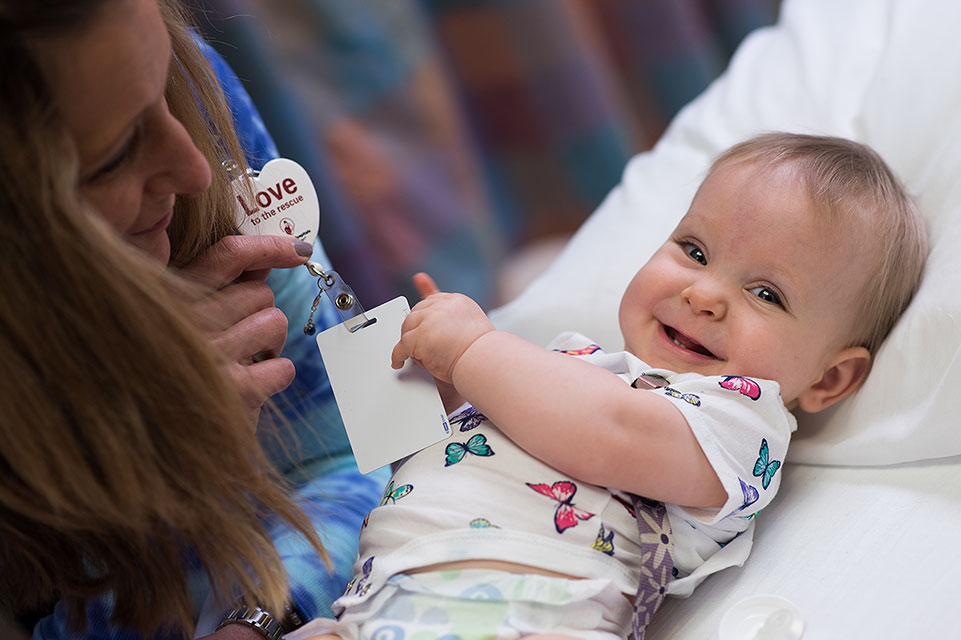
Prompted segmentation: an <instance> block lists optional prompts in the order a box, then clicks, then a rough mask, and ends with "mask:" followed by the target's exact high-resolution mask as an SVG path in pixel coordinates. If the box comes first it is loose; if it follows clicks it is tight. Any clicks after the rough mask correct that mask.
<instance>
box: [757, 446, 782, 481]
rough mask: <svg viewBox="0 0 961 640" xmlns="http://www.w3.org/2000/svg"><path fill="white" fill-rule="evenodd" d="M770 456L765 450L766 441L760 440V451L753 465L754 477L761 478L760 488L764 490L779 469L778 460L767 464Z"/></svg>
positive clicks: (766, 449)
mask: <svg viewBox="0 0 961 640" xmlns="http://www.w3.org/2000/svg"><path fill="white" fill-rule="evenodd" d="M770 455H771V454H770V452H769V451H768V448H767V439H766V438H761V450H760V451H759V452H758V459H757V462H755V463H754V475H755V476H757V477H759V478H761V486H763V487H764V488H765V489H767V487H768V485H769V484H771V479H772V478H774V474H775V473H777V470H778V469H779V468H780V467H781V463H780V462H779V461H778V460H771V461H770V462H768V459H769V457H770Z"/></svg>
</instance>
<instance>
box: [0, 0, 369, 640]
mask: <svg viewBox="0 0 961 640" xmlns="http://www.w3.org/2000/svg"><path fill="white" fill-rule="evenodd" d="M0 51H2V54H3V59H4V65H5V68H4V73H3V74H0V95H2V101H3V106H4V117H3V119H2V121H0V157H2V162H3V167H4V169H5V170H4V172H3V173H2V175H0V212H2V217H0V234H2V235H0V237H2V238H3V242H4V249H3V258H2V259H0V279H2V287H0V304H2V308H3V310H4V311H3V318H2V319H0V326H2V331H0V357H2V358H3V362H4V374H3V378H2V380H3V384H2V385H0V386H2V387H3V391H2V392H0V406H2V408H3V409H4V418H3V421H2V425H0V436H2V441H3V445H2V450H0V464H2V466H3V472H2V475H0V567H2V568H3V571H0V575H2V577H0V604H2V605H3V606H5V607H8V608H9V609H11V611H12V612H14V613H21V612H24V611H29V610H40V611H45V610H46V608H47V606H48V605H49V603H50V602H52V601H54V600H59V602H58V603H57V605H56V609H55V613H54V615H52V616H50V617H47V618H45V619H44V620H42V621H41V622H40V624H39V625H38V626H37V628H36V629H35V631H34V636H35V637H42V638H55V637H79V636H84V637H108V636H109V637H120V636H128V637H139V636H150V637H155V636H156V637H160V636H171V637H180V636H185V635H190V634H191V633H193V632H194V627H195V624H196V621H197V616H198V613H199V610H200V607H201V605H202V603H203V602H204V601H205V599H206V601H207V605H206V607H207V613H208V614H211V612H213V614H212V615H213V617H212V620H213V624H212V625H210V624H208V628H207V629H206V632H209V631H212V630H213V627H214V626H216V623H217V621H218V619H217V618H218V617H219V616H222V615H223V613H225V612H226V610H227V609H229V608H230V605H231V604H232V603H233V602H234V599H235V598H236V597H238V596H242V597H243V598H245V600H246V602H248V603H251V604H256V605H259V606H261V607H262V608H263V609H264V610H266V611H268V612H271V613H272V614H273V615H274V616H275V617H277V618H280V617H281V614H280V613H279V612H283V611H284V606H285V604H286V603H287V602H290V603H292V604H294V605H295V606H296V608H299V609H300V610H301V613H302V614H304V615H305V616H306V617H312V616H313V615H316V614H318V613H324V612H325V608H326V607H327V606H329V602H330V601H331V599H332V598H333V597H335V596H336V595H339V591H340V589H341V588H342V586H343V584H344V582H346V578H345V577H344V576H347V575H349V571H350V564H351V563H352V561H353V554H354V553H355V545H356V531H357V529H359V527H360V522H361V520H362V518H363V516H364V514H365V513H366V511H367V510H368V509H370V508H371V507H372V506H373V505H374V504H375V503H376V501H377V499H378V498H379V492H380V483H379V480H380V479H379V478H369V477H365V476H361V475H360V474H359V473H357V471H356V468H355V467H353V466H352V464H351V463H349V462H348V460H349V451H348V450H347V449H346V439H345V437H344V435H343V433H342V428H341V427H340V425H339V423H338V422H337V421H336V420H335V418H336V416H337V412H336V409H335V407H334V406H333V404H332V398H331V395H330V391H329V385H328V384H327V382H326V378H325V377H324V375H323V370H322V366H321V365H320V364H319V356H318V354H317V352H316V347H313V348H311V346H310V345H309V343H308V341H306V340H303V339H301V340H297V341H289V343H288V345H287V351H286V352H285V353H290V354H291V357H292V358H293V359H294V360H295V361H296V362H297V365H298V370H299V375H300V376H301V378H304V380H303V382H301V383H300V384H299V385H294V387H296V388H294V387H292V390H291V391H289V392H288V399H287V400H285V401H282V402H281V403H279V404H280V405H281V406H289V407H290V412H291V414H292V415H297V416H304V417H306V418H307V419H308V423H306V424H305V425H304V427H305V429H306V430H307V431H308V432H309V433H311V434H313V435H315V436H316V437H315V438H313V439H306V438H304V439H302V441H301V443H300V444H299V446H291V445H292V443H291V442H290V441H288V440H283V441H280V440H275V441H274V442H275V444H276V443H279V444H277V446H276V447H275V448H276V451H277V452H279V454H281V455H275V456H274V458H275V461H280V462H284V461H285V458H286V460H287V461H288V462H289V461H290V460H291V459H292V460H293V463H292V464H290V465H289V466H290V467H291V469H292V473H293V472H296V473H297V474H298V475H297V476H296V477H297V478H298V479H300V480H301V481H303V480H304V478H306V481H305V482H303V483H302V484H301V485H300V486H299V487H297V491H296V493H295V495H294V496H293V497H290V496H288V495H287V493H286V492H285V483H284V482H283V480H282V479H281V478H280V477H279V475H278V474H277V472H275V471H273V470H272V469H273V466H272V465H271V463H270V461H269V459H268V456H267V455H266V454H265V452H264V450H263V449H262V447H261V446H259V445H258V444H257V442H256V440H255V439H253V438H251V435H252V432H253V430H254V429H255V428H256V417H257V415H258V414H259V410H260V406H261V404H262V403H263V402H264V400H265V399H266V398H267V397H269V396H270V395H272V394H273V393H276V392H277V391H280V390H282V389H284V388H285V387H287V386H288V385H289V384H290V382H291V379H292V378H293V372H294V367H293V363H292V362H291V361H290V360H289V359H287V358H283V357H278V355H279V354H280V352H281V349H282V348H283V347H284V343H285V340H286V339H287V323H286V319H285V318H284V316H283V314H282V313H280V312H279V311H278V309H277V308H276V307H275V306H274V297H273V294H272V293H271V290H270V288H269V287H268V286H267V285H266V284H265V282H264V281H265V278H266V275H267V272H268V270H269V269H270V268H272V267H298V266H299V265H301V264H303V262H304V261H305V258H306V255H309V254H310V251H311V247H309V246H306V247H304V246H297V245H296V244H294V245H292V244H291V243H290V242H287V241H284V240H282V239H278V238H243V237H238V236H234V235H232V233H233V228H234V227H233V222H232V221H233V207H232V196H231V192H230V188H229V184H228V178H227V176H226V175H225V173H224V172H223V171H222V170H220V169H219V167H220V162H221V160H223V159H225V158H231V159H238V158H243V157H244V153H243V150H244V149H245V148H246V150H247V151H248V157H249V154H251V153H252V154H256V155H259V156H260V157H259V159H260V160H265V159H267V158H268V157H269V156H270V155H271V154H273V153H274V151H273V149H272V146H271V145H270V143H269V138H267V137H266V135H265V134H263V132H262V131H257V130H256V127H253V126H252V123H255V122H256V118H255V117H254V116H253V115H251V114H250V112H249V111H246V112H245V110H244V96H243V95H242V93H241V92H239V89H238V87H237V86H236V81H235V79H231V78H228V77H226V76H224V75H223V73H224V69H223V68H220V69H219V71H220V75H219V76H218V75H215V74H214V72H213V71H212V70H211V68H210V65H209V64H208V63H207V61H206V59H205V53H204V49H202V48H201V47H200V46H199V45H198V43H197V42H196V40H195V39H194V37H193V36H192V34H191V32H190V31H189V30H188V29H187V28H186V27H185V23H184V20H183V18H182V16H181V13H180V12H179V10H178V8H177V7H176V6H175V4H174V2H172V1H167V0H161V1H159V2H158V1H157V0H62V1H59V0H48V1H45V2H42V3H40V2H37V3H32V2H31V3H24V2H20V1H19V0H0ZM214 62H215V63H216V64H220V62H219V61H218V60H214ZM218 80H219V81H222V82H225V83H226V84H227V86H228V94H229V97H230V98H232V105H231V106H232V107H233V108H234V110H235V112H236V113H237V116H238V118H239V120H238V123H239V124H241V125H242V126H241V131H242V132H245V133H247V135H245V136H244V140H243V146H242V144H241V141H240V140H238V138H237V136H236V135H235V133H234V130H233V123H232V122H231V117H230V111H229V110H228V109H227V106H226V105H225V104H224V100H223V97H222V95H221V93H220V89H219V88H218ZM245 113H246V115H244V114H245ZM300 244H301V245H302V244H303V243H300ZM317 257H318V256H316V255H315V256H314V258H315V259H316V258H317ZM321 258H323V256H321ZM168 263H169V265H171V266H172V267H174V268H175V269H176V271H177V272H178V275H174V274H173V272H172V271H171V270H167V269H164V267H165V266H166V265H167V264H168ZM180 276H186V277H180ZM188 281H189V282H188ZM271 285H272V286H273V287H274V290H275V291H276V292H277V298H276V300H277V305H278V306H279V307H282V308H283V307H284V306H285V305H286V306H291V305H293V307H294V310H295V311H296V312H297V313H298V314H303V313H305V312H306V310H307V308H308V307H309V302H310V299H311V298H312V297H313V295H314V294H315V293H316V288H313V289H311V287H312V284H311V283H310V281H309V276H308V274H307V272H306V270H305V269H303V268H297V269H294V270H287V271H284V272H280V271H278V272H276V273H275V274H274V275H272V276H271ZM305 298H306V302H305V301H304V299H305ZM331 321H332V320H330V317H329V315H328V317H327V322H331ZM294 324H296V323H294ZM297 333H299V329H297V328H296V327H293V328H292V329H291V332H290V335H291V336H295V335H297ZM301 424H302V423H300V422H294V426H295V427H296V426H299V425H301ZM261 431H263V429H261ZM314 431H316V432H317V433H313V432H314ZM287 450H290V451H294V452H296V453H297V454H298V455H296V456H292V455H286V456H284V455H282V454H287V453H288V451H287ZM291 477H294V476H291ZM305 511H306V515H305ZM324 547H326V549H327V553H328V555H329V557H330V561H331V563H332V566H331V568H328V566H325V564H324V561H323V559H322V557H321V556H322V554H323V550H324ZM211 591H212V593H213V597H210V598H208V592H211ZM208 618H210V615H208ZM21 619H22V618H21ZM240 629H245V630H246V629H249V628H247V627H241V626H240V625H229V626H227V627H224V628H223V629H222V630H221V631H219V632H217V633H218V634H224V633H228V632H229V633H232V634H234V635H236V634H237V633H238V632H239V630H240ZM201 632H204V631H201Z"/></svg>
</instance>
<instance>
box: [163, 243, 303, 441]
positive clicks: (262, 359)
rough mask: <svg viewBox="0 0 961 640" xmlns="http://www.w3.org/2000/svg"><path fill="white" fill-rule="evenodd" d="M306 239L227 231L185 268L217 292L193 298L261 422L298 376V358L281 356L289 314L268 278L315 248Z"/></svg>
mask: <svg viewBox="0 0 961 640" xmlns="http://www.w3.org/2000/svg"><path fill="white" fill-rule="evenodd" d="M312 249H313V248H312V247H311V245H309V244H307V243H305V242H295V243H291V242H290V241H289V240H286V239H284V238H279V237H275V236H226V237H224V238H221V239H220V241H219V242H217V243H216V244H214V245H213V246H211V247H210V248H209V249H207V250H206V251H204V252H203V253H202V254H200V255H199V256H198V257H197V258H196V259H195V260H194V261H193V262H191V263H190V264H189V265H187V266H186V267H184V268H183V270H182V274H183V275H184V276H186V277H187V278H188V279H191V280H194V281H196V282H199V283H201V284H202V285H204V286H206V287H209V288H210V289H212V290H213V291H214V293H213V294H212V295H210V296H208V297H206V298H204V299H202V300H199V301H197V302H195V303H194V304H193V308H194V311H195V314H196V317H197V318H198V320H199V322H200V323H201V326H202V327H204V328H205V329H207V331H208V334H209V336H210V341H211V343H212V344H213V345H214V348H215V349H217V350H218V351H219V352H220V353H221V354H222V355H223V356H224V358H225V360H226V362H227V364H226V367H227V373H228V375H229V376H230V377H231V379H233V381H234V383H235V384H236V385H237V387H238V389H239V390H240V394H241V397H242V398H243V401H244V404H245V405H246V407H247V408H248V410H249V411H250V415H251V418H252V420H253V424H255V425H256V421H257V418H258V416H259V415H260V408H261V406H262V405H263V403H264V402H265V401H266V400H267V398H269V397H270V396H272V395H274V394H275V393H279V392H281V391H283V390H284V389H286V388H287V387H288V386H289V385H290V383H291V382H293V380H294V373H295V371H294V364H293V363H292V362H291V361H290V360H288V359H287V358H281V357H279V354H280V352H281V351H282V350H283V348H284V342H285V341H286V339H287V317H286V316H285V315H284V314H283V312H282V311H281V310H280V309H278V308H277V307H275V306H274V294H273V292H272V291H271V290H270V287H268V286H267V284H266V282H265V281H266V279H267V275H268V274H269V273H270V270H271V268H274V267H279V268H286V267H297V266H300V265H302V264H304V263H305V262H306V258H307V257H309V256H310V252H311V251H312Z"/></svg>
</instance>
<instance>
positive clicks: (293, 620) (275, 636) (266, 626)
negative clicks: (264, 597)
mask: <svg viewBox="0 0 961 640" xmlns="http://www.w3.org/2000/svg"><path fill="white" fill-rule="evenodd" d="M284 614H285V615H284V619H278V618H276V617H274V615H273V614H271V613H270V612H269V611H264V610H263V609H261V608H260V607H251V606H247V605H246V604H243V603H241V604H238V605H237V606H236V607H234V608H233V609H232V610H231V611H230V613H228V614H227V615H226V616H225V617H224V619H223V620H222V621H221V622H220V624H219V625H217V629H221V628H223V627H225V626H227V625H228V624H245V625H247V626H249V627H253V628H254V629H256V630H257V631H259V632H260V633H262V634H263V636H264V637H265V638H266V639H267V640H280V636H282V635H284V634H285V633H288V632H290V631H293V630H294V629H296V628H297V627H300V626H301V625H303V624H304V619H303V617H302V616H301V615H300V614H299V613H298V612H297V610H296V609H294V608H293V607H292V606H290V605H284Z"/></svg>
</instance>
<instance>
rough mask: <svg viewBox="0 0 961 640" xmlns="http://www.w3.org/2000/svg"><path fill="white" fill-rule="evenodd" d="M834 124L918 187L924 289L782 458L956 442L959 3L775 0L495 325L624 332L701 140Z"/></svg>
mask: <svg viewBox="0 0 961 640" xmlns="http://www.w3.org/2000/svg"><path fill="white" fill-rule="evenodd" d="M774 130H782V131H795V132H801V133H818V134H827V135H837V136H844V137H848V138H852V139H854V140H858V141H860V142H864V143H866V144H868V145H870V146H871V147H873V148H874V149H875V150H876V151H877V152H878V153H880V154H881V155H882V156H883V157H884V158H885V160H886V161H887V162H888V164H889V165H890V166H891V167H892V169H893V170H894V171H895V173H896V174H897V175H898V176H899V177H900V178H901V179H902V180H903V181H904V183H905V184H906V186H907V188H908V190H909V191H910V192H911V193H912V194H914V195H915V197H916V198H917V199H918V202H919V204H920V206H921V209H922V211H923V212H924V215H925V217H926V219H927V222H928V230H929V235H930V239H931V242H930V244H931V252H930V256H929V259H928V266H927V272H926V274H925V279H924V283H923V285H922V288H921V291H920V292H919V293H918V295H917V297H916V298H915V300H914V301H913V303H912V304H911V306H910V308H909V309H908V311H907V312H906V313H905V315H904V316H903V317H902V318H901V320H900V322H899V323H898V325H897V326H896V327H895V329H894V331H893V333H892V334H891V335H890V336H889V337H888V340H887V341H886V343H885V344H884V345H883V347H882V348H881V350H880V352H879V353H878V355H877V358H876V359H875V363H874V368H873V371H872V373H871V375H870V376H869V378H868V380H867V382H866V383H865V385H864V387H863V388H862V389H861V390H860V391H859V392H858V393H857V394H855V395H854V396H853V397H851V398H849V399H847V400H846V401H844V402H843V403H841V405H840V406H839V407H838V408H837V409H836V410H832V411H828V412H824V413H822V414H817V415H813V416H809V415H800V416H799V422H800V427H799V429H798V433H797V434H796V436H795V439H794V442H793V444H792V447H791V451H790V454H789V456H788V457H789V459H790V460H793V461H795V462H810V463H821V464H843V465H848V464H856V465H870V464H890V463H898V462H907V461H913V460H921V459H926V458H935V457H940V456H951V455H957V454H961V3H957V2H944V1H943V0H787V1H786V2H785V3H784V5H783V7H782V12H781V18H780V20H779V22H778V24H777V25H775V26H773V27H770V28H767V29H762V30H760V31H757V32H755V33H754V34H752V35H751V36H749V37H748V38H747V39H746V40H745V42H744V43H743V44H742V46H741V47H740V48H739V49H738V51H737V53H736V54H735V56H734V58H733V59H732V62H731V65H730V66H729V68H728V70H727V71H726V72H725V74H724V75H723V76H722V77H721V78H720V79H719V80H717V81H716V82H715V83H714V84H712V85H711V86H710V87H709V88H708V90H707V91H705V92H704V94H702V95H701V96H700V97H698V98H697V99H696V100H694V102H692V103H691V104H689V105H688V106H687V107H685V109H684V110H682V111H681V113H680V114H679V115H678V116H677V117H676V118H675V119H674V121H673V122H672V123H671V126H670V127H669V128H668V131H667V132H666V133H665V135H664V137H663V138H662V139H661V140H660V141H659V142H658V144H657V145H656V146H655V147H654V149H653V150H651V151H649V152H646V153H642V154H640V155H638V156H636V157H635V158H633V159H632V160H631V162H630V163H629V164H628V166H627V168H626V170H625V172H624V176H623V180H622V183H621V184H620V185H619V186H617V187H616V188H615V189H614V190H613V191H612V192H611V193H610V194H609V195H608V197H607V198H606V199H605V201H604V202H603V203H602V204H601V206H600V207H599V208H598V210H597V211H596V212H595V213H594V214H593V215H592V216H591V217H590V218H589V219H588V220H587V221H586V222H585V224H584V225H583V227H582V228H581V229H580V230H579V231H578V232H577V234H575V236H574V238H573V239H572V240H571V242H570V243H569V244H568V245H567V247H566V248H565V249H564V251H563V252H562V253H561V255H560V256H559V258H558V259H557V260H556V261H555V262H554V263H553V264H552V265H551V267H550V268H549V269H548V270H547V271H546V273H545V274H544V275H542V276H541V277H540V278H539V279H537V280H536V281H535V282H534V283H533V284H532V285H531V286H530V287H528V288H527V289H526V290H525V291H524V292H523V293H522V294H521V295H520V296H519V297H518V298H517V299H516V300H515V301H513V302H511V303H509V304H507V305H505V306H504V307H501V308H500V309H498V310H495V311H494V312H492V314H491V317H492V319H493V320H494V322H495V323H496V324H497V325H498V326H499V327H501V328H504V329H508V330H511V331H514V332H516V333H518V334H520V335H522V336H524V337H526V338H528V339H529V340H532V341H534V342H537V343H539V344H544V343H546V342H547V341H548V340H550V339H551V338H552V337H553V336H554V335H556V334H557V333H559V332H560V331H563V330H576V331H580V332H582V333H584V334H586V335H588V336H591V337H593V338H594V339H596V340H598V341H599V342H600V344H601V345H602V346H603V347H605V348H607V349H620V348H622V346H623V342H622V340H621V337H620V334H619V332H618V327H617V306H618V303H619V300H620V296H621V293H622V292H623V290H624V288H625V287H626V285H627V283H628V281H629V280H630V278H631V277H632V276H633V274H634V272H635V271H636V270H637V269H638V268H639V267H640V266H641V264H643V263H644V262H645V261H646V260H647V258H648V257H649V256H650V255H651V254H652V253H653V252H654V250H655V249H656V248H657V247H658V246H660V244H661V243H662V242H663V241H664V239H665V238H666V237H667V236H668V234H669V233H670V231H671V230H672V229H673V228H674V225H675V224H676V223H677V221H678V220H679V219H680V218H681V216H682V215H683V214H684V212H685V211H686V209H687V206H688V204H689V203H690V200H691V197H692V196H693V194H694V191H695V189H696V188H697V186H698V184H699V183H700V180H701V178H702V177H703V174H704V172H705V170H706V168H707V166H708V164H709V163H710V161H711V160H712V159H713V158H714V156H715V155H716V154H717V153H719V152H720V151H722V150H723V149H725V148H727V147H728V146H730V145H731V144H734V143H736V142H738V141H740V140H743V139H746V138H749V137H751V136H752V135H755V134H757V133H760V132H762V131H774Z"/></svg>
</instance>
